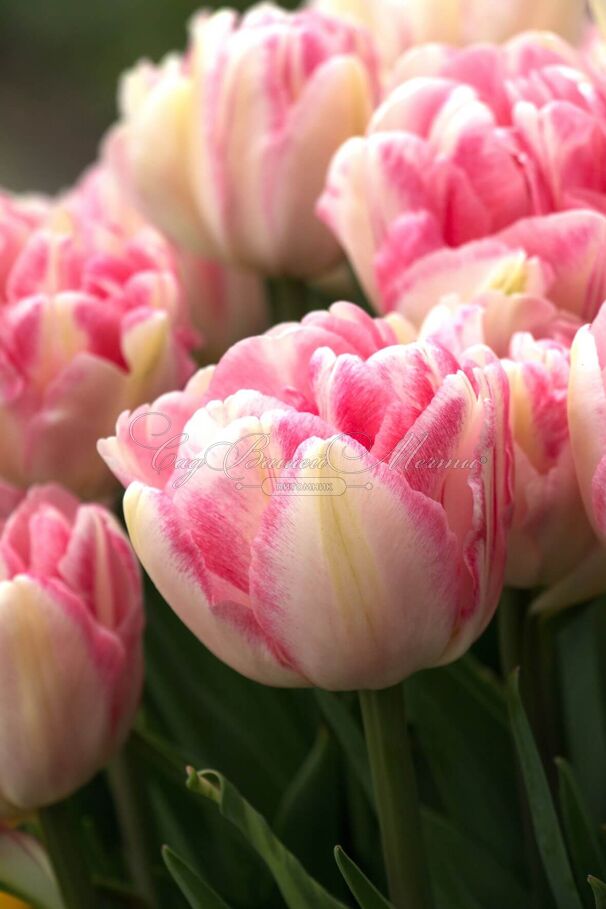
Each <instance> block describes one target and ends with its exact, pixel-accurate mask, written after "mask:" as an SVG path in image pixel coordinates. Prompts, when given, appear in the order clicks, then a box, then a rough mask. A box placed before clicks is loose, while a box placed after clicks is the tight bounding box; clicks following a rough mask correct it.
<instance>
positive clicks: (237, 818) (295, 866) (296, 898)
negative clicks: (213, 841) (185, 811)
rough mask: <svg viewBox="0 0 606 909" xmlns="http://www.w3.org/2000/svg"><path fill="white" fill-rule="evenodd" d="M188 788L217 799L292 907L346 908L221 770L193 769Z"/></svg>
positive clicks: (293, 908) (222, 811) (211, 799)
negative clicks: (278, 836) (305, 867)
mask: <svg viewBox="0 0 606 909" xmlns="http://www.w3.org/2000/svg"><path fill="white" fill-rule="evenodd" d="M187 785H188V787H189V789H191V790H192V791H193V792H197V793H199V794H200V795H202V796H204V797H205V798H206V799H209V800H210V801H212V802H214V803H215V804H216V805H217V806H218V808H219V811H220V812H221V814H222V815H223V816H224V817H225V818H226V819H227V820H229V821H231V823H232V824H233V825H234V826H235V827H236V828H237V829H238V830H239V831H240V832H241V833H242V834H243V835H244V837H245V838H246V839H247V840H248V842H249V843H250V845H251V846H252V848H253V849H254V850H255V852H256V853H257V854H258V855H259V856H260V857H261V858H262V860H263V861H264V862H265V864H266V865H267V867H268V868H269V870H270V871H271V873H272V875H273V877H274V880H275V882H276V884H277V886H278V889H279V890H280V893H281V894H282V896H283V898H284V901H285V902H286V904H287V906H288V907H289V909H310V907H311V906H313V907H314V909H344V905H343V903H341V902H339V900H337V899H335V898H334V897H333V896H331V895H330V894H329V893H328V892H327V891H326V890H325V889H324V887H322V886H321V885H320V884H319V883H318V882H317V881H315V880H314V879H313V878H312V877H310V876H309V874H308V873H307V872H306V871H305V869H304V868H303V866H302V865H301V863H300V862H299V860H298V859H297V858H295V856H294V855H293V854H292V853H291V852H289V851H288V849H286V847H285V846H284V845H283V844H282V843H281V842H280V840H278V838H277V837H276V836H275V835H274V834H273V833H272V831H271V829H270V827H269V824H268V823H267V821H266V820H265V818H264V817H263V816H262V815H261V814H259V812H258V811H255V809H254V808H253V807H252V806H251V805H250V804H249V803H248V802H247V801H246V800H245V799H243V798H242V796H241V795H240V793H239V792H238V790H237V789H236V788H235V787H234V786H232V785H231V783H229V782H228V780H226V779H225V777H223V776H222V775H221V774H220V773H217V772H216V771H214V770H203V771H200V772H198V773H196V772H195V771H194V770H191V769H190V772H189V778H188V781H187Z"/></svg>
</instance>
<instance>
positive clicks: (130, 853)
mask: <svg viewBox="0 0 606 909" xmlns="http://www.w3.org/2000/svg"><path fill="white" fill-rule="evenodd" d="M107 772H108V777H109V782H110V786H111V789H112V793H113V796H114V805H115V808H116V813H117V815H118V821H119V823H120V830H121V832H122V838H123V841H124V847H125V852H126V860H127V862H128V867H129V870H130V874H131V877H132V880H133V883H134V885H135V887H136V888H137V891H138V892H139V893H140V895H141V896H143V897H144V898H145V901H146V903H147V904H148V905H149V906H150V907H155V906H156V905H157V900H156V895H155V887H154V880H153V876H152V873H151V869H150V865H149V860H148V856H149V853H150V850H149V849H148V840H149V828H148V827H147V826H146V825H145V823H144V820H143V818H144V806H143V794H142V792H141V782H140V779H139V778H138V776H137V773H136V771H135V768H134V767H133V762H132V754H131V752H130V743H129V744H127V745H126V746H125V747H124V748H123V749H122V751H121V752H120V753H119V754H118V755H116V757H115V758H114V759H113V761H112V762H111V764H110V765H109V767H108V771H107Z"/></svg>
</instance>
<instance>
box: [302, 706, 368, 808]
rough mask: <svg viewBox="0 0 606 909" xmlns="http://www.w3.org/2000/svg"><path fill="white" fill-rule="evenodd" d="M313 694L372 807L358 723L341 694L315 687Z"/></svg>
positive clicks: (364, 748) (364, 745)
mask: <svg viewBox="0 0 606 909" xmlns="http://www.w3.org/2000/svg"><path fill="white" fill-rule="evenodd" d="M315 694H316V700H317V701H318V704H319V705H320V709H321V710H322V713H323V714H324V717H325V719H326V721H327V723H328V725H329V726H330V728H331V729H332V731H333V732H334V734H335V736H336V739H337V741H338V742H339V744H340V745H341V747H342V749H343V753H344V754H345V755H346V757H347V760H348V761H349V763H350V764H351V767H352V770H353V771H354V773H355V775H356V777H357V779H358V782H359V783H360V785H361V786H362V788H363V789H364V792H365V793H366V795H367V797H368V800H369V802H370V804H371V805H372V806H373V809H374V804H375V801H374V793H373V789H372V780H371V777H370V765H369V763H368V753H367V751H366V742H365V740H364V734H363V732H362V729H361V727H360V724H359V723H357V722H356V720H355V719H354V718H353V716H352V714H351V712H350V711H349V710H348V708H347V706H346V704H345V702H344V699H343V695H341V696H339V695H337V694H332V693H331V692H330V691H322V690H321V689H316V692H315Z"/></svg>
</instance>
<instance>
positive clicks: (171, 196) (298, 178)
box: [108, 3, 378, 276]
mask: <svg viewBox="0 0 606 909" xmlns="http://www.w3.org/2000/svg"><path fill="white" fill-rule="evenodd" d="M377 78H378V77H377V66H376V60H375V57H374V52H373V50H372V47H371V42H370V38H369V36H368V35H367V34H366V32H365V31H364V30H363V29H359V28H356V27H354V26H352V25H348V24H346V23H342V22H339V21H338V20H336V19H333V18H330V17H326V16H322V15H321V14H319V13H316V12H313V11H303V12H299V13H292V14H291V13H287V12H285V11H284V10H281V9H279V8H278V7H277V6H273V5H272V4H269V3H262V4H259V5H258V6H255V7H253V8H252V9H251V10H250V11H249V12H248V13H247V14H246V15H244V16H243V17H242V18H241V19H239V18H238V16H237V14H236V13H235V12H233V11H231V10H222V11H220V12H218V13H215V14H214V15H209V14H206V13H203V14H200V15H198V16H196V17H195V18H194V20H193V22H192V26H191V40H190V46H189V49H188V51H187V53H186V54H185V56H184V57H183V58H180V57H178V56H176V55H171V56H170V57H168V58H167V59H166V60H165V61H164V63H163V64H162V65H161V66H160V67H158V68H155V67H152V66H151V65H150V64H148V63H142V64H140V65H139V66H138V67H137V68H136V69H135V70H133V71H132V72H131V73H129V74H128V75H127V76H126V77H125V79H124V80H123V84H122V91H121V109H122V122H121V124H119V125H118V127H117V129H116V130H115V131H114V132H113V133H112V134H111V136H110V138H109V142H108V153H109V155H110V158H111V159H112V161H113V162H114V165H115V166H116V169H117V171H118V172H119V173H120V174H121V176H122V180H123V182H124V184H125V186H126V187H127V188H128V189H129V191H130V192H131V193H132V195H133V198H134V199H135V200H136V201H137V202H138V204H139V206H140V207H141V210H142V211H143V212H144V213H145V215H146V216H147V217H149V219H150V220H151V221H152V222H153V223H155V224H156V225H157V226H158V227H159V228H160V229H161V230H163V231H164V232H165V233H166V234H167V236H169V237H170V238H171V239H172V240H173V241H174V242H175V243H176V244H177V245H179V246H183V247H185V248H188V249H190V250H192V251H195V252H197V253H203V254H205V255H208V256H211V257H213V258H219V259H222V260H226V261H229V262H232V263H234V264H237V265H240V266H243V267H252V268H255V269H258V270H261V271H264V272H267V273H271V274H281V273H288V274H294V275H302V276H309V275H315V274H318V273H321V272H323V271H325V270H327V269H329V268H330V267H331V266H333V265H334V264H335V263H336V262H338V260H339V247H338V245H337V243H336V241H335V240H334V238H333V237H332V236H331V234H330V232H329V231H328V230H327V229H326V227H325V226H324V225H323V224H322V223H321V222H320V221H319V220H318V219H317V218H316V216H315V214H314V205H315V201H316V199H317V197H318V195H319V193H320V192H321V189H322V186H323V184H324V180H325V176H326V170H327V167H328V164H329V161H330V159H331V157H332V155H333V153H334V152H335V151H336V150H337V148H338V147H339V146H340V145H341V143H342V142H344V141H345V140H346V139H347V138H349V137H350V136H353V135H356V134H360V133H362V132H363V131H364V129H365V128H366V124H367V122H368V119H369V117H370V114H371V112H372V109H373V106H374V103H375V101H376V100H377Z"/></svg>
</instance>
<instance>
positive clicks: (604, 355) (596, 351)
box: [568, 304, 606, 542]
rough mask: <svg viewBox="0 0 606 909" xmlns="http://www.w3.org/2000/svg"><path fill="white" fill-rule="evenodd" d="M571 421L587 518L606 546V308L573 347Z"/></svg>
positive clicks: (569, 414)
mask: <svg viewBox="0 0 606 909" xmlns="http://www.w3.org/2000/svg"><path fill="white" fill-rule="evenodd" d="M568 419H569V421H570V431H571V435H572V446H573V451H574V458H575V463H576V467H577V473H578V477H579V482H580V485H581V490H582V492H583V499H584V502H585V506H586V508H587V514H588V516H589V519H590V520H591V523H592V525H593V527H594V529H595V531H596V533H598V534H599V535H600V537H601V539H602V540H604V541H605V542H606V304H604V305H603V306H602V308H601V309H600V312H599V313H598V315H597V318H596V319H595V321H594V322H593V324H592V325H585V326H584V327H583V328H581V329H580V331H579V333H578V334H577V336H576V338H575V341H574V344H573V347H572V363H571V374H570V393H569V398H568Z"/></svg>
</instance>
